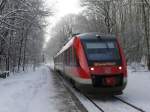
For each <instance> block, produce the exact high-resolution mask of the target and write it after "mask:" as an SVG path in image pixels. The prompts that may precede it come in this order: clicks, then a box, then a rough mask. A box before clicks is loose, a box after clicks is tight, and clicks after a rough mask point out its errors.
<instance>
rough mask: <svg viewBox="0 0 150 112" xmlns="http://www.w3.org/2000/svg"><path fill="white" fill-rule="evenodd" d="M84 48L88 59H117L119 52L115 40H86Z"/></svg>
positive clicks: (103, 60) (118, 58)
mask: <svg viewBox="0 0 150 112" xmlns="http://www.w3.org/2000/svg"><path fill="white" fill-rule="evenodd" d="M84 48H85V52H86V55H87V59H88V60H89V61H102V62H106V61H117V60H120V54H119V50H118V47H117V42H116V41H115V40H107V41H102V40H101V41H86V42H84Z"/></svg>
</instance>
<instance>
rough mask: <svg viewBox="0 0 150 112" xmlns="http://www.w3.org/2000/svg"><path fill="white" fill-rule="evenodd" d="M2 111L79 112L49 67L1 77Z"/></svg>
mask: <svg viewBox="0 0 150 112" xmlns="http://www.w3.org/2000/svg"><path fill="white" fill-rule="evenodd" d="M0 112H80V111H79V109H78V108H77V106H76V105H75V103H74V101H73V100H72V98H71V96H70V94H69V93H68V91H67V90H66V89H65V88H64V87H63V86H62V84H61V82H60V80H59V79H58V78H57V77H56V76H54V75H52V73H51V72H50V70H49V68H48V67H47V66H42V67H40V68H38V69H37V70H36V71H35V72H33V71H32V72H28V73H19V74H15V75H12V76H10V77H8V78H7V79H0Z"/></svg>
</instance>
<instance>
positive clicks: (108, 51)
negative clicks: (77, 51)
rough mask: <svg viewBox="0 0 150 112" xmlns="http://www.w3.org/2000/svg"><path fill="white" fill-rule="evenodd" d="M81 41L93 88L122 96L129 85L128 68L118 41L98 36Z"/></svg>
mask: <svg viewBox="0 0 150 112" xmlns="http://www.w3.org/2000/svg"><path fill="white" fill-rule="evenodd" d="M81 41H82V45H83V49H84V52H85V57H86V60H87V63H88V67H89V73H90V78H91V82H92V87H93V88H94V89H95V90H96V91H97V90H98V91H100V92H108V93H112V94H113V93H114V94H121V93H122V90H123V89H124V88H125V86H126V83H127V68H126V60H125V56H124V54H123V50H122V48H121V47H120V44H119V42H118V40H117V39H116V38H113V37H105V36H99V35H96V36H95V37H91V38H82V39H81Z"/></svg>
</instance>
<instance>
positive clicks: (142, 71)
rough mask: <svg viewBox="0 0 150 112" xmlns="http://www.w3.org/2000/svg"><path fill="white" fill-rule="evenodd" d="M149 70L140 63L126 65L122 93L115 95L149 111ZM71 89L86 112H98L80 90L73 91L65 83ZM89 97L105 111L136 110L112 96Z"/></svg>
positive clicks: (135, 111) (130, 111)
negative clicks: (125, 85) (126, 79)
mask: <svg viewBox="0 0 150 112" xmlns="http://www.w3.org/2000/svg"><path fill="white" fill-rule="evenodd" d="M149 84H150V72H148V70H147V69H146V68H145V67H142V66H140V65H138V66H134V68H133V67H132V66H129V67H128V84H127V87H126V89H125V90H124V93H123V95H117V97H119V98H121V99H123V100H125V101H126V102H128V103H130V104H133V105H134V106H137V107H139V108H141V109H142V110H144V111H145V112H150V86H149ZM66 86H68V87H69V88H70V89H71V91H73V93H74V94H75V95H76V97H77V98H78V99H79V100H80V102H81V103H82V104H83V105H84V107H85V108H86V109H87V110H88V112H98V111H99V110H98V109H97V108H95V106H94V105H93V104H92V103H91V102H90V101H89V100H88V99H87V98H86V97H85V96H83V95H82V94H81V93H80V92H77V91H75V90H74V89H73V88H71V87H70V85H69V84H66ZM90 98H91V99H92V100H93V101H94V102H95V103H96V104H97V105H98V106H99V107H101V108H102V109H103V110H104V111H106V112H138V110H136V109H134V108H132V107H131V106H129V105H126V104H125V103H123V102H121V101H118V100H116V99H114V98H112V97H106V96H102V97H101V96H93V95H92V96H90Z"/></svg>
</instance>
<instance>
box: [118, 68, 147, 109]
mask: <svg viewBox="0 0 150 112" xmlns="http://www.w3.org/2000/svg"><path fill="white" fill-rule="evenodd" d="M119 97H120V98H122V99H124V100H125V101H127V102H130V103H132V104H134V105H136V106H138V107H139V108H141V109H143V110H145V111H146V112H150V72H148V71H147V70H145V69H143V70H142V69H139V70H138V69H136V71H135V69H134V70H133V69H131V67H129V69H128V84H127V87H126V89H125V90H124V94H123V95H121V96H119Z"/></svg>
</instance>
